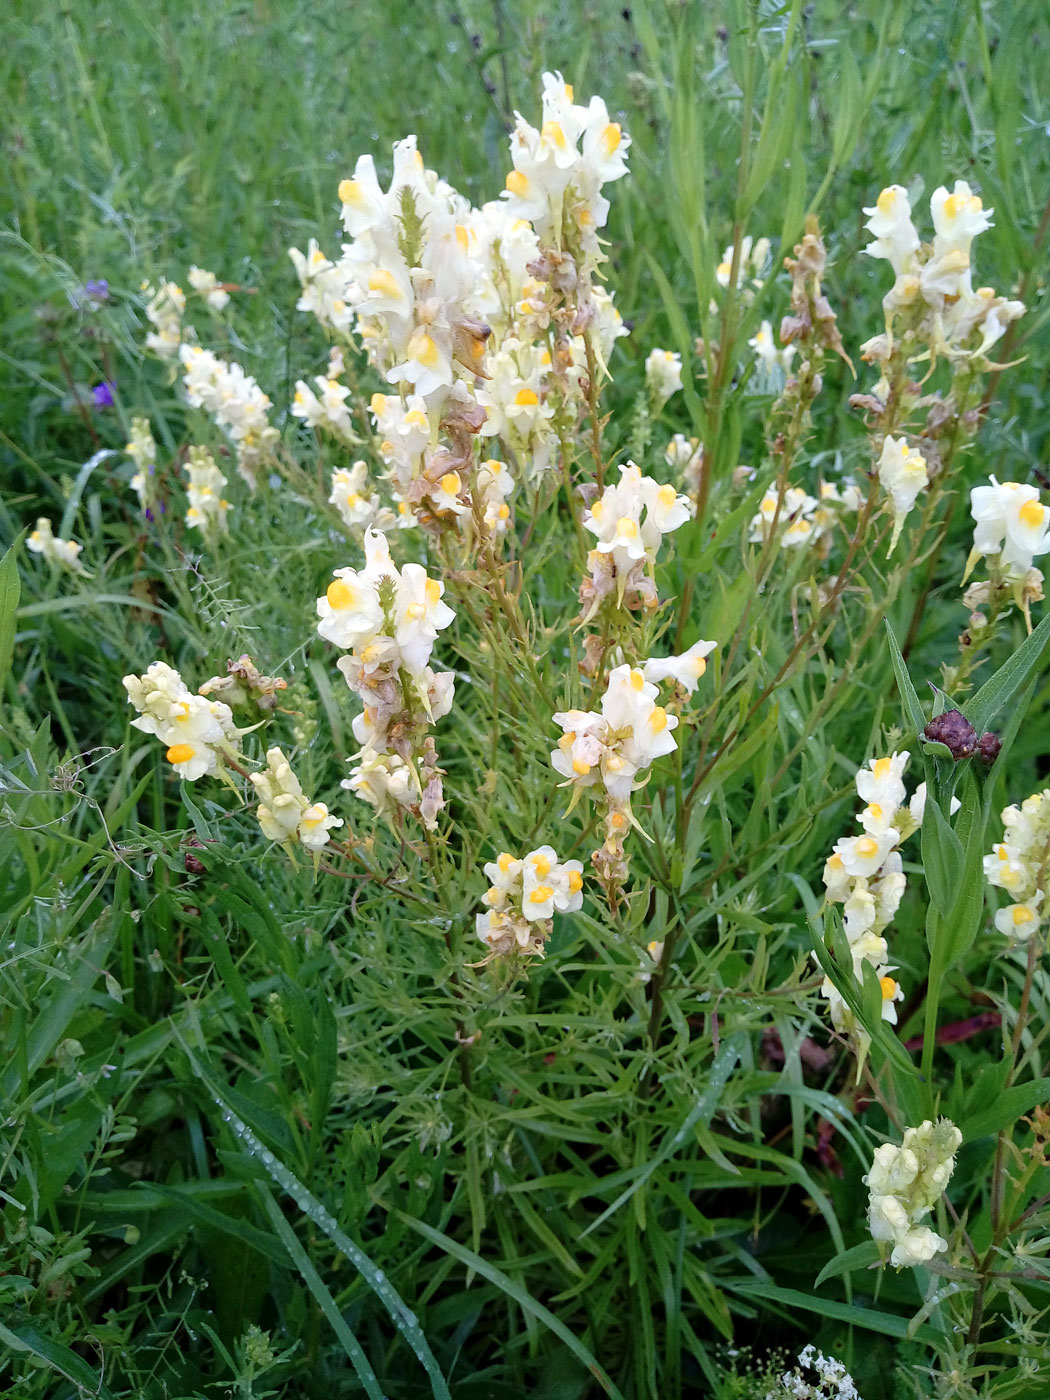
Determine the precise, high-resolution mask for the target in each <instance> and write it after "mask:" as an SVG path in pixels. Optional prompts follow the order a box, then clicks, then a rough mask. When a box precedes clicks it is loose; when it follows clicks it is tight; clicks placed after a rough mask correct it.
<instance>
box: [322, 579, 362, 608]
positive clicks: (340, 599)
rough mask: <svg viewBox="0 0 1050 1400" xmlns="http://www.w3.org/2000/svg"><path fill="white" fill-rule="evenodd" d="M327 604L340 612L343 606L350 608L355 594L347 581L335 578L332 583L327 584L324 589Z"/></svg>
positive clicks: (354, 599) (355, 597) (355, 599)
mask: <svg viewBox="0 0 1050 1400" xmlns="http://www.w3.org/2000/svg"><path fill="white" fill-rule="evenodd" d="M325 597H326V598H327V599H328V605H329V607H331V608H334V609H335V610H336V612H340V611H342V610H343V609H345V608H352V607H353V606H354V603H355V602H356V601H357V594H356V592H355V591H354V589H352V588H351V587H350V585H349V584H348V583H344V582H343V580H342V579H341V578H337V579H336V580H335V582H334V583H330V584H329V585H328V588H327V590H326V591H325Z"/></svg>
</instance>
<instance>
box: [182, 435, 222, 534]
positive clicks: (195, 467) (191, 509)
mask: <svg viewBox="0 0 1050 1400" xmlns="http://www.w3.org/2000/svg"><path fill="white" fill-rule="evenodd" d="M186 476H187V482H186V496H187V498H188V500H189V506H188V508H187V510H186V524H187V525H188V526H189V527H190V529H191V530H200V531H201V533H202V534H204V535H205V536H206V537H207V538H208V539H209V540H211V541H212V542H213V543H214V541H215V540H216V539H217V538H218V536H219V535H225V534H226V533H227V525H226V515H227V512H228V511H229V509H230V503H229V501H228V500H226V498H225V497H224V496H223V494H222V488H223V487H224V486H225V485H226V477H224V476H223V474H222V472H221V471H220V470H219V468H218V467H217V466H216V464H215V458H214V457H213V456H212V455H211V453H210V452H209V451H208V449H207V448H206V447H191V448H190V450H189V460H188V461H187V463H186Z"/></svg>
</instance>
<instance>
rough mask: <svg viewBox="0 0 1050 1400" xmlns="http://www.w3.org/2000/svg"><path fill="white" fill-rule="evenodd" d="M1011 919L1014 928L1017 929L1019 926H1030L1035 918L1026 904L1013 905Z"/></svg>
mask: <svg viewBox="0 0 1050 1400" xmlns="http://www.w3.org/2000/svg"><path fill="white" fill-rule="evenodd" d="M1012 917H1013V921H1014V926H1015V927H1019V926H1020V925H1021V924H1030V923H1031V922H1032V920H1033V919H1034V918H1035V915H1034V914H1033V912H1032V910H1031V909H1029V907H1028V905H1027V904H1015V905H1014V907H1013V915H1012Z"/></svg>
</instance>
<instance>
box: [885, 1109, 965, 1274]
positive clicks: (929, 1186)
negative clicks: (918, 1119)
mask: <svg viewBox="0 0 1050 1400" xmlns="http://www.w3.org/2000/svg"><path fill="white" fill-rule="evenodd" d="M961 1143H962V1133H960V1132H959V1129H958V1128H957V1127H956V1126H955V1124H954V1123H951V1122H949V1121H948V1119H947V1118H939V1119H938V1120H937V1122H936V1123H933V1122H931V1121H930V1120H929V1119H927V1120H926V1121H925V1122H923V1123H920V1124H919V1126H918V1127H917V1128H907V1129H906V1130H905V1133H904V1141H903V1142H902V1143H901V1145H900V1146H899V1147H897V1146H895V1145H894V1144H893V1143H890V1142H887V1143H883V1145H882V1146H881V1147H878V1148H876V1150H875V1160H874V1162H873V1163H872V1166H871V1170H870V1171H869V1172H868V1174H867V1176H866V1177H865V1178H864V1184H865V1185H866V1186H867V1188H868V1226H869V1228H870V1230H871V1234H872V1238H873V1239H874V1240H875V1241H876V1242H877V1243H878V1244H880V1245H885V1244H889V1245H892V1246H893V1249H892V1253H891V1254H890V1263H891V1264H892V1265H893V1266H894V1268H897V1269H903V1268H909V1267H912V1266H914V1265H916V1264H925V1263H927V1262H928V1261H929V1260H930V1259H932V1258H933V1257H934V1255H936V1254H939V1253H941V1252H943V1251H944V1250H945V1249H947V1248H948V1244H947V1241H946V1240H944V1239H942V1238H941V1236H940V1235H938V1234H937V1233H936V1232H935V1231H933V1230H931V1229H930V1228H929V1226H927V1225H920V1224H919V1222H920V1221H921V1220H922V1219H923V1218H924V1217H925V1216H927V1215H928V1214H929V1213H930V1211H931V1210H932V1209H933V1207H934V1206H935V1205H936V1204H937V1202H938V1201H939V1200H940V1198H941V1196H942V1195H943V1194H944V1191H945V1188H946V1187H947V1185H948V1182H949V1181H950V1180H951V1175H952V1172H953V1171H954V1169H955V1153H956V1151H957V1150H958V1148H959V1146H960V1144H961Z"/></svg>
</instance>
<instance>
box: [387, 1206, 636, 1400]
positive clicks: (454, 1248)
mask: <svg viewBox="0 0 1050 1400" xmlns="http://www.w3.org/2000/svg"><path fill="white" fill-rule="evenodd" d="M395 1214H396V1215H397V1217H398V1218H399V1219H400V1220H402V1221H403V1222H404V1223H405V1224H406V1225H408V1226H410V1227H411V1228H412V1229H413V1230H417V1231H418V1232H419V1233H420V1234H421V1235H422V1236H423V1237H424V1238H425V1239H428V1240H429V1241H430V1242H431V1244H435V1245H437V1246H438V1248H439V1249H443V1250H444V1251H445V1253H446V1254H451V1255H452V1257H453V1258H454V1259H458V1260H459V1262H460V1263H461V1264H465V1265H466V1267H467V1268H468V1269H471V1270H473V1272H474V1273H476V1274H480V1275H481V1277H482V1278H486V1279H488V1281H489V1282H490V1283H494V1284H495V1285H496V1287H497V1288H499V1289H501V1290H502V1292H504V1293H506V1295H507V1297H508V1298H513V1299H514V1301H515V1302H516V1303H517V1304H518V1306H519V1307H520V1308H522V1309H523V1310H524V1311H525V1312H526V1313H529V1314H530V1315H531V1316H532V1317H535V1318H537V1319H538V1320H539V1321H540V1322H542V1323H543V1325H544V1326H545V1327H547V1328H549V1329H550V1331H552V1332H553V1333H554V1335H555V1336H556V1337H559V1338H560V1339H561V1340H562V1341H563V1342H564V1343H565V1345H566V1346H567V1347H568V1348H569V1350H570V1351H571V1352H572V1354H573V1356H575V1357H577V1359H578V1360H580V1361H582V1362H583V1364H584V1365H585V1366H586V1367H587V1370H588V1371H589V1372H590V1373H591V1375H592V1376H593V1377H594V1379H595V1380H596V1381H597V1382H598V1384H599V1385H600V1386H601V1388H602V1390H604V1391H605V1393H606V1395H611V1396H612V1397H613V1400H623V1396H622V1395H621V1393H620V1391H619V1390H617V1388H616V1386H615V1385H614V1384H613V1381H612V1378H611V1377H610V1376H608V1375H607V1374H606V1372H605V1369H604V1367H602V1366H600V1365H599V1364H598V1362H597V1361H596V1360H595V1358H594V1357H593V1356H592V1355H591V1353H590V1352H589V1351H588V1350H587V1348H586V1347H585V1346H584V1345H583V1343H582V1342H581V1341H580V1339H579V1338H578V1337H576V1336H574V1335H573V1333H572V1332H570V1331H569V1329H568V1328H567V1327H566V1326H565V1324H564V1323H563V1322H559V1321H558V1319H557V1318H556V1317H555V1316H554V1314H553V1313H552V1312H550V1311H548V1309H547V1308H545V1307H544V1306H543V1304H542V1303H537V1301H536V1299H535V1298H534V1297H533V1296H532V1294H531V1293H529V1292H528V1290H527V1289H525V1288H523V1287H522V1286H521V1284H520V1283H515V1281H514V1280H513V1279H512V1278H508V1277H507V1275H506V1274H505V1273H503V1271H502V1270H501V1269H497V1268H496V1266H495V1264H490V1263H489V1262H488V1260H487V1259H483V1258H482V1257H481V1255H480V1254H475V1253H474V1251H473V1250H472V1249H467V1247H466V1245H462V1244H459V1243H458V1242H457V1241H456V1240H453V1239H450V1238H449V1237H448V1235H443V1234H442V1233H441V1231H440V1230H435V1229H434V1228H433V1226H431V1225H426V1224H424V1223H423V1221H422V1220H416V1219H414V1218H413V1217H412V1216H411V1215H406V1214H405V1212H404V1211H400V1210H399V1211H396V1212H395Z"/></svg>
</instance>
